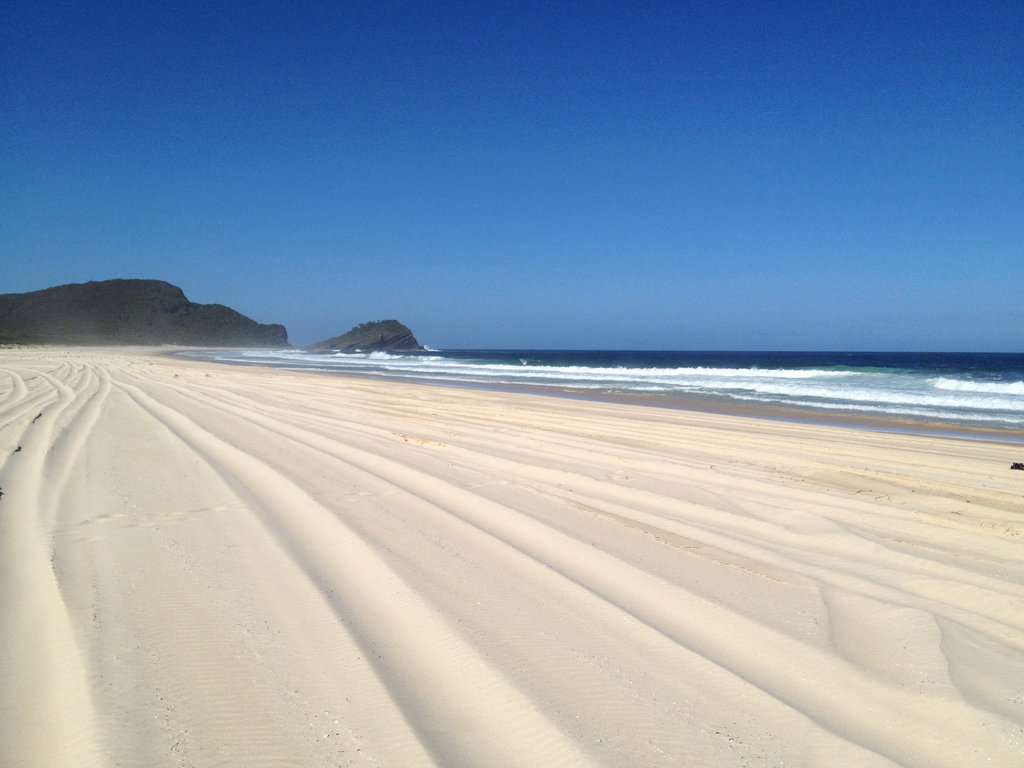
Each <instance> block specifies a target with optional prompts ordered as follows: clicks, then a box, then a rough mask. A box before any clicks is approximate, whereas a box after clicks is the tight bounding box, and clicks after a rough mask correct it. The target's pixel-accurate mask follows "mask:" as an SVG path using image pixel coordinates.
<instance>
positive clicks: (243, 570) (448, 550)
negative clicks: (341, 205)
mask: <svg viewBox="0 0 1024 768" xmlns="http://www.w3.org/2000/svg"><path fill="white" fill-rule="evenodd" d="M1020 460H1024V447H1021V446H1012V445H1006V444H994V443H985V442H972V441H966V440H955V439H947V438H939V437H920V436H911V435H893V434H882V433H873V432H865V431H855V430H845V429H831V428H825V427H817V426H805V425H794V424H784V423H774V422H765V421H758V420H755V419H749V418H734V417H728V416H720V415H706V414H699V413H688V412H683V411H672V410H663V409H656V408H645V407H640V406H626V405H616V404H608V403H594V402H584V401H574V400H569V399H563V398H555V397H541V396H531V395H521V394H504V393H496V392H484V391H473V390H463V389H451V388H443V387H431V386H424V385H406V384H400V383H392V382H380V381H365V380H357V379H351V378H342V377H331V376H318V375H312V374H293V373H288V372H283V371H274V370H262V369H256V368H240V367H227V366H215V365H209V364H201V363H194V362H188V361H182V360H172V359H167V358H160V357H155V356H152V355H151V354H147V351H146V350H80V349H76V350H68V349H6V350H0V489H2V491H3V496H2V497H0V650H2V653H0V765H2V766H5V767H6V766H12V767H14V766H17V767H19V768H21V767H25V766H147V767H148V766H178V765H180V766H261V765H265V766H289V765H294V766H334V765H382V766H399V767H402V768H405V767H407V766H408V767H411V766H421V765H441V766H488V767H490V766H505V765H520V766H569V765H600V766H661V765H666V766H670V765H681V766H782V765H785V766H830V767H831V766H892V765H904V766H921V767H922V768H937V767H939V766H950V767H951V768H964V767H965V766H1007V767H1009V766H1021V765H1024V472H1013V471H1010V469H1009V465H1010V463H1011V461H1020Z"/></svg>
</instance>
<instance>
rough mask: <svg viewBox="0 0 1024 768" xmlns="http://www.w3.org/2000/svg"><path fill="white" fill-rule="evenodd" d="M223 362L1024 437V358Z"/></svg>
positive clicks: (238, 353)
mask: <svg viewBox="0 0 1024 768" xmlns="http://www.w3.org/2000/svg"><path fill="white" fill-rule="evenodd" d="M190 355H192V356H200V357H203V358H205V359H214V360H219V361H222V362H232V363H250V364H258V365H270V366H275V367H281V368H288V369H293V370H306V371H320V372H324V373H350V374H352V373H354V374H365V375H372V376H378V377H387V378H396V379H414V380H419V381H433V382H447V383H458V384H461V385H476V386H484V387H493V386H512V387H518V388H524V387H525V388H533V387H542V388H547V389H552V388H554V389H558V390H564V391H574V392H580V393H591V394H595V395H613V396H627V397H628V396H630V395H637V396H640V395H642V396H644V397H645V398H646V400H647V402H650V401H651V400H652V399H653V400H654V401H655V402H663V403H664V404H665V405H673V404H678V402H679V401H680V400H681V399H684V398H685V399H691V401H692V398H699V399H702V400H706V401H714V402H719V403H735V404H748V405H760V406H774V407H783V408H791V409H797V410H802V411H807V412H810V413H819V414H824V413H831V414H847V415H864V416H879V417H887V418H897V419H904V420H910V421H916V422H936V423H939V424H949V425H958V426H974V427H988V428H993V429H1003V430H1024V354H957V353H902V352H901V353H894V352H877V353H874V352H656V351H594V350H586V351H554V350H431V351H425V352H409V353H394V352H365V353H364V352H357V353H333V352H308V351H304V350H295V349H288V350H277V351H272V350H210V351H203V352H194V353H190Z"/></svg>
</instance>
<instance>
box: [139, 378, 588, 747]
mask: <svg viewBox="0 0 1024 768" xmlns="http://www.w3.org/2000/svg"><path fill="white" fill-rule="evenodd" d="M120 386H121V388H122V389H123V390H124V391H125V392H126V393H128V394H129V395H130V396H131V397H132V398H133V399H134V400H135V401H136V402H137V403H138V404H139V405H140V406H141V407H142V408H144V409H145V410H147V411H149V412H150V413H151V414H152V415H153V416H154V417H156V418H157V419H159V420H160V421H162V422H163V423H164V424H165V425H166V426H167V427H168V428H169V429H171V430H172V431H173V432H174V433H175V434H176V435H178V437H179V438H181V439H182V440H183V441H185V442H186V443H187V444H188V445H190V446H191V447H192V449H193V450H195V451H196V452H197V453H199V454H201V455H203V456H204V457H206V458H207V460H208V461H209V462H210V463H211V464H212V465H214V466H216V467H219V468H220V471H221V472H222V473H223V475H224V476H225V477H227V478H230V479H232V480H233V481H234V483H233V484H234V485H235V486H236V487H238V488H239V490H240V492H242V493H243V494H245V495H247V496H249V497H252V498H254V499H255V501H256V502H257V504H256V506H257V509H258V512H259V514H260V515H261V516H262V518H263V520H264V522H265V524H266V525H267V526H268V528H270V529H271V530H272V532H273V533H275V534H276V537H277V538H278V540H279V541H280V542H281V544H282V545H283V546H284V547H285V548H286V549H287V550H288V551H289V552H290V553H291V554H292V556H293V557H294V559H295V560H296V562H297V563H299V565H300V566H301V567H302V568H303V569H304V570H305V571H306V572H307V573H308V575H309V578H310V579H311V580H312V581H313V582H314V583H316V584H317V585H318V586H319V588H320V590H321V591H322V592H323V594H324V595H325V597H326V598H327V599H328V601H329V602H330V603H331V604H332V606H333V607H334V610H335V612H336V614H337V615H338V617H339V619H340V620H341V621H342V622H343V623H344V624H345V625H346V627H348V628H349V629H350V631H351V632H352V633H353V635H354V636H355V637H356V638H357V639H358V641H359V642H360V643H361V645H363V647H364V648H365V650H366V653H367V656H368V657H369V659H370V661H371V663H372V664H373V665H374V667H375V668H376V670H377V672H378V674H379V675H380V677H381V678H382V680H383V681H384V683H385V684H386V686H387V687H388V689H389V690H390V691H391V692H392V695H393V698H394V700H395V703H396V704H397V706H398V707H399V709H400V710H401V711H402V712H403V713H404V714H405V716H406V717H407V719H408V721H409V723H410V725H411V726H412V728H413V729H414V730H415V731H416V732H417V733H418V734H419V736H420V738H421V740H422V743H423V744H424V746H425V747H426V748H427V749H428V751H430V752H431V754H433V755H434V757H435V759H436V760H437V761H438V763H439V764H441V765H445V766H482V765H488V766H517V765H521V766H531V767H532V766H537V765H552V766H554V765H558V766H574V765H579V766H585V765H590V764H591V763H590V760H589V759H588V758H587V757H586V756H585V755H584V753H583V752H581V751H580V749H579V748H578V746H577V745H576V744H575V743H574V742H573V741H572V740H571V739H570V738H568V737H567V736H566V735H565V734H564V733H563V732H561V731H560V730H559V729H557V728H556V727H555V726H554V725H553V724H552V723H550V722H549V721H548V720H547V719H546V718H544V717H543V716H542V715H541V714H540V713H539V712H538V711H537V709H536V707H535V706H534V705H533V704H532V703H531V702H530V701H529V700H528V699H527V698H525V697H524V696H523V695H522V694H521V692H519V691H518V690H517V689H515V688H514V687H513V686H512V685H511V684H510V683H509V682H508V681H507V680H506V679H505V678H504V677H502V676H501V675H500V673H498V672H497V671H496V670H495V669H494V668H493V667H492V666H491V665H490V664H488V663H487V662H486V661H485V660H484V659H483V658H482V657H480V656H479V654H477V653H476V651H475V650H474V649H473V648H472V647H470V646H468V645H466V644H465V643H464V642H463V641H461V640H460V639H459V637H458V636H457V635H456V634H455V633H453V632H452V631H451V630H450V629H449V628H448V626H447V625H446V623H445V621H444V619H443V618H442V617H441V616H440V615H439V614H438V613H437V612H436V611H435V610H434V609H432V608H431V607H430V606H429V605H428V604H427V603H426V602H425V601H424V600H423V599H422V598H421V597H420V596H419V595H418V593H417V592H416V591H415V590H414V589H412V588H410V587H409V585H407V584H405V583H404V582H403V581H402V580H401V579H400V578H399V577H398V576H397V575H396V574H395V573H394V571H392V570H391V569H390V568H389V567H388V566H387V564H386V563H385V562H384V561H383V560H381V558H380V557H379V556H378V555H377V554H376V553H375V552H374V551H373V550H372V548H371V547H370V546H369V545H367V543H366V542H365V541H363V540H362V539H361V538H360V537H359V536H358V535H357V534H356V533H355V532H354V531H352V530H351V529H350V528H349V527H348V526H346V525H345V524H344V523H343V522H342V521H341V520H339V519H338V518H337V517H336V516H335V515H333V514H332V513H331V512H330V511H329V510H328V509H326V508H325V507H323V506H322V505H320V504H319V503H318V502H316V501H315V500H314V499H313V498H312V497H311V496H309V494H307V493H306V492H305V491H304V490H303V489H302V488H300V487H299V486H298V485H296V484H295V483H294V482H292V481H291V480H290V479H289V478H287V477H285V476H283V475H281V474H280V473H279V472H277V471H276V470H275V469H274V468H273V466H272V465H270V464H268V463H267V462H265V461H262V460H260V459H259V458H257V457H256V456H254V455H252V454H250V453H247V452H246V451H245V450H243V449H241V448H237V447H235V446H233V445H230V444H229V443H227V442H225V441H224V440H222V439H221V438H219V437H217V436H216V435H215V434H213V433H211V432H209V431H207V430H205V429H203V428H202V427H200V426H199V425H198V424H197V423H196V422H194V421H192V420H191V419H190V418H188V417H187V416H185V415H183V414H182V413H180V412H178V411H176V410H175V409H173V408H171V407H169V406H167V405H165V404H163V403H161V402H159V401H158V400H157V399H155V398H154V397H152V396H150V395H149V394H148V393H147V392H146V391H144V388H141V387H137V386H134V385H128V384H123V385H120ZM510 744H515V745H517V746H516V747H515V748H512V749H510V747H509V745H510Z"/></svg>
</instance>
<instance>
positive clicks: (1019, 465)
mask: <svg viewBox="0 0 1024 768" xmlns="http://www.w3.org/2000/svg"><path fill="white" fill-rule="evenodd" d="M1010 469H1024V461H1015V462H1013V464H1011V465H1010Z"/></svg>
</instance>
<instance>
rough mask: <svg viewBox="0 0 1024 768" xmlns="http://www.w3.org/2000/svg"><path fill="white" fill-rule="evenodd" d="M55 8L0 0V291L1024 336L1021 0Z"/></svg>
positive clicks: (676, 332)
mask: <svg viewBox="0 0 1024 768" xmlns="http://www.w3.org/2000/svg"><path fill="white" fill-rule="evenodd" d="M832 5H833V4H831V3H822V2H807V3H785V2H780V3H761V2H741V3H728V2H708V3H699V2H684V1H683V0H676V1H675V2H597V1H595V2H578V3H567V2H566V3H559V2H550V1H549V2H537V3H533V2H522V1H517V2H484V1H482V0H477V1H476V2H466V3H454V2H452V3H437V4H430V3H417V2H393V3H391V2H379V3H375V2H336V3H297V2H296V3H289V2H281V3H262V2H245V3H241V2H239V3H226V2H225V3H210V2H206V1H205V0H204V1H203V2H195V3H187V2H186V3H170V2H169V3H133V2H123V3H114V2H110V3H91V2H66V3H51V2H45V1H44V0H33V1H32V2H22V1H17V2H12V1H11V0H3V2H2V8H3V11H2V17H0V35H2V48H0V57H2V58H0V87H2V91H0V104H2V107H0V131H2V133H0V292H21V291H29V290H36V289H39V288H44V287H48V286H51V285H58V284H62V283H69V282H84V281H87V280H101V279H108V278H115V277H145V278H159V279H164V280H168V281H170V282H173V283H175V284H177V285H179V286H181V287H182V288H183V289H184V291H185V293H186V295H187V296H188V297H189V298H190V299H192V300H193V301H198V302H202V303H213V302H216V303H222V304H227V305H229V306H231V307H234V308H235V309H238V310H239V311H241V312H243V313H245V314H247V315H249V316H250V317H253V318H254V319H256V320H259V321H261V322H280V323H284V324H285V325H286V326H287V327H288V329H289V333H290V337H291V340H292V341H293V343H297V344H305V343H310V342H313V341H316V340H319V339H321V338H325V337H328V336H332V335H335V334H337V333H340V332H343V331H345V330H347V329H348V328H350V327H351V326H353V325H355V324H357V323H360V322H363V321H366V320H374V319H384V318H390V317H395V318H398V319H399V320H402V321H403V322H405V323H406V324H407V325H409V326H410V327H411V328H412V329H413V331H414V332H415V333H416V335H417V336H418V337H419V339H420V341H421V342H423V343H426V344H429V345H431V346H434V347H447V348H455V347H553V348H559V347H561V348H667V349H880V350H954V351H956V350H967V351H970V350H976V351H1018V352H1019V351H1022V350H1024V3H1021V2H1020V1H1019V0H1010V1H1009V2H977V3H973V2H972V3H964V2H948V3H942V2H939V3H896V2H881V3H870V2H860V3H858V2H852V3H837V4H834V5H836V6H837V7H834V8H833V7H831V6H832Z"/></svg>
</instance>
